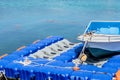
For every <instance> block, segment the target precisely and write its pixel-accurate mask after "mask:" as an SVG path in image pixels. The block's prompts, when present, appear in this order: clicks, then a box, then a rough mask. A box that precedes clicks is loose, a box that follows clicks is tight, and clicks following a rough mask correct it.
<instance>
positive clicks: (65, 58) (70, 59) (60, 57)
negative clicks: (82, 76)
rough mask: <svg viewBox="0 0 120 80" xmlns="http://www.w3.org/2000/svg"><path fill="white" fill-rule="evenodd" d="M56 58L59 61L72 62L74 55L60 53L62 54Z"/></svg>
mask: <svg viewBox="0 0 120 80" xmlns="http://www.w3.org/2000/svg"><path fill="white" fill-rule="evenodd" d="M53 59H54V60H58V61H63V62H65V63H66V62H70V61H72V59H73V58H72V57H71V56H64V55H60V56H57V57H55V58H53Z"/></svg>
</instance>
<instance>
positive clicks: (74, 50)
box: [66, 48, 79, 56]
mask: <svg viewBox="0 0 120 80" xmlns="http://www.w3.org/2000/svg"><path fill="white" fill-rule="evenodd" d="M66 52H72V53H75V54H76V56H78V55H79V53H78V52H76V49H75V48H72V49H69V50H67V51H66Z"/></svg>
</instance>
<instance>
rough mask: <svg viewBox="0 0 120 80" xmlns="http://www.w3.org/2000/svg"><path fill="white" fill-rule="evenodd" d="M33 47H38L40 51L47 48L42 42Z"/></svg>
mask: <svg viewBox="0 0 120 80" xmlns="http://www.w3.org/2000/svg"><path fill="white" fill-rule="evenodd" d="M32 45H33V46H35V47H37V48H38V49H39V50H40V49H43V48H44V47H46V45H45V44H43V43H41V42H38V43H36V44H32Z"/></svg>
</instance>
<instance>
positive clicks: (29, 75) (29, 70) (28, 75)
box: [19, 66, 35, 80]
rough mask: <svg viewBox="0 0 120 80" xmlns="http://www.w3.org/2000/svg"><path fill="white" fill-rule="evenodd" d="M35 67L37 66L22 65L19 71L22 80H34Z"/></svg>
mask: <svg viewBox="0 0 120 80" xmlns="http://www.w3.org/2000/svg"><path fill="white" fill-rule="evenodd" d="M33 68H35V66H22V67H21V70H20V71H19V73H20V75H19V77H20V80H33V79H34V77H35V73H34V69H33Z"/></svg>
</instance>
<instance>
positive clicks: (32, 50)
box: [0, 36, 120, 80]
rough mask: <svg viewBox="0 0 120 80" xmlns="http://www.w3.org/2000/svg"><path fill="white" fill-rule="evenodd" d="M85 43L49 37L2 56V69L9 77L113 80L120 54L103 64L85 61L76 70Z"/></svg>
mask: <svg viewBox="0 0 120 80" xmlns="http://www.w3.org/2000/svg"><path fill="white" fill-rule="evenodd" d="M83 45H84V44H83V43H71V42H69V41H68V40H66V39H64V38H63V37H59V36H53V37H49V38H46V39H44V40H41V41H39V42H36V43H34V44H31V45H29V46H27V47H25V48H23V49H21V50H19V51H15V52H13V53H11V54H10V55H8V56H5V57H4V58H2V59H1V60H0V70H1V71H4V73H5V76H6V77H8V78H14V79H17V78H20V80H102V79H104V80H112V79H113V78H114V77H115V74H116V72H117V71H118V70H119V69H120V60H119V58H120V55H116V56H113V57H112V58H110V59H108V61H106V62H105V63H104V64H103V65H102V66H101V67H98V66H95V65H93V64H82V65H79V68H80V70H77V71H74V70H73V67H74V66H75V64H74V63H73V62H72V60H74V59H76V58H77V57H78V55H79V53H80V52H81V50H82V47H83ZM25 61H26V62H27V63H25Z"/></svg>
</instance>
